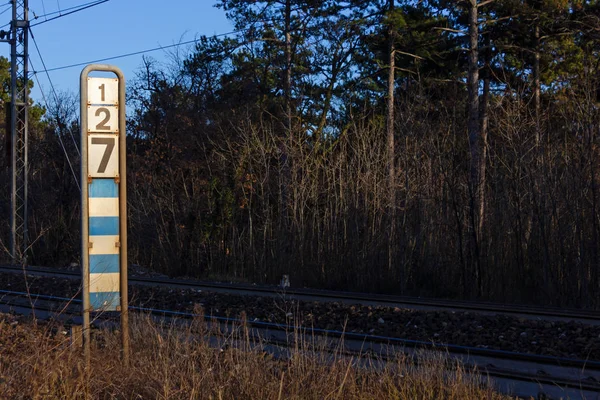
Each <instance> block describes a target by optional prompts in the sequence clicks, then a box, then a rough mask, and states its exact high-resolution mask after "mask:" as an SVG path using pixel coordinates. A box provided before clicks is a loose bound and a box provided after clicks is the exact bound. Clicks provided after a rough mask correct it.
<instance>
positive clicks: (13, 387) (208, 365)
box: [0, 315, 503, 399]
mask: <svg viewBox="0 0 600 400" xmlns="http://www.w3.org/2000/svg"><path fill="white" fill-rule="evenodd" d="M15 321H16V320H15V319H14V318H13V317H9V316H6V315H0V397H1V398H2V399H79V398H90V399H113V398H117V399H500V398H503V397H502V396H500V395H499V394H497V393H495V392H493V391H492V390H491V389H490V388H488V387H486V385H484V384H481V383H479V382H476V381H474V380H473V379H472V378H470V377H469V376H467V375H466V374H465V373H464V370H463V369H461V368H460V367H459V366H455V368H453V369H452V372H448V370H447V369H445V368H444V366H443V365H444V363H443V362H442V361H441V360H439V359H438V360H429V361H426V362H421V363H419V364H420V365H419V366H415V365H414V364H413V363H411V362H409V360H407V359H402V358H399V359H397V360H396V361H395V362H393V363H388V364H386V365H385V366H381V364H379V367H378V368H365V364H364V363H363V362H362V361H361V362H359V363H357V360H356V359H353V358H350V357H345V356H342V355H340V354H339V353H337V354H336V353H334V354H333V356H332V354H331V353H329V354H327V355H323V353H319V352H318V351H317V349H316V348H315V347H313V346H311V345H310V344H309V341H310V340H303V341H302V342H301V343H300V344H298V345H296V346H295V349H294V350H292V352H291V356H290V357H289V358H286V359H285V360H277V359H274V358H273V357H272V356H271V355H269V354H267V353H265V352H263V351H262V350H261V349H259V348H256V347H253V346H252V345H251V341H250V340H249V339H248V337H247V336H246V334H245V330H244V329H238V333H237V334H232V335H230V336H229V337H227V338H223V337H220V336H219V335H218V334H216V333H214V332H213V333H211V332H208V330H207V328H206V326H205V325H204V324H203V322H202V321H196V323H195V324H194V325H193V326H192V327H188V328H174V327H173V326H161V325H160V324H157V323H154V322H152V321H150V320H149V319H147V318H134V320H133V321H132V326H131V328H132V329H131V339H132V340H131V343H132V358H131V359H132V362H131V366H130V367H128V368H126V367H124V366H122V364H121V362H120V358H119V347H120V342H119V335H118V334H116V333H114V332H109V331H102V332H99V333H98V334H97V335H96V337H95V339H94V343H93V346H92V360H91V369H90V371H89V374H86V373H85V363H84V360H83V357H82V355H81V351H79V349H78V350H76V351H75V350H73V349H72V347H71V346H70V342H69V338H68V336H67V335H65V334H64V331H62V329H60V328H58V329H56V327H54V328H53V327H51V326H49V325H43V326H40V325H38V326H34V325H33V324H25V323H23V322H18V323H17V322H15ZM199 332H202V333H203V334H202V335H199V334H198V333H199ZM217 340H220V341H222V343H223V341H224V342H225V344H226V346H225V347H223V346H221V347H219V346H215V345H214V344H215V341H217ZM209 342H210V343H209ZM211 343H212V345H211ZM361 360H362V359H361ZM375 362H376V361H375Z"/></svg>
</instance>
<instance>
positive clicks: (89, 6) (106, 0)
mask: <svg viewBox="0 0 600 400" xmlns="http://www.w3.org/2000/svg"><path fill="white" fill-rule="evenodd" d="M108 1H110V0H97V1H92V2H89V3H86V4H82V5H80V6H79V8H77V9H74V8H75V7H71V8H70V10H72V11H70V12H67V13H63V12H62V11H64V10H62V11H60V12H59V15H57V16H55V17H52V18H47V19H45V20H43V21H40V22H38V23H36V24H31V25H29V27H30V28H31V27H34V26H38V25H41V24H45V23H46V22H50V21H54V20H55V19H58V18H62V17H66V16H67V15H71V14H74V13H76V12H79V11H83V10H86V9H88V8H91V7H95V6H97V5H100V4H102V3H106V2H108ZM56 13H57V11H55V12H53V13H49V14H45V15H40V16H38V18H41V17H45V16H47V15H50V14H56Z"/></svg>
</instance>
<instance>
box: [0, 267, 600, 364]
mask: <svg viewBox="0 0 600 400" xmlns="http://www.w3.org/2000/svg"><path fill="white" fill-rule="evenodd" d="M0 289H4V290H11V291H21V292H26V291H29V292H30V293H39V294H47V295H54V296H61V297H80V294H79V281H77V280H69V279H62V278H53V277H38V276H28V277H27V282H26V281H25V280H24V279H23V275H22V274H9V273H5V274H0ZM129 291H130V292H129V298H130V304H131V305H136V306H142V307H151V308H160V309H165V310H174V311H188V312H192V311H193V309H194V307H195V306H197V305H201V306H202V307H203V309H204V310H205V313H206V314H209V315H214V316H226V317H232V318H237V317H238V316H239V315H240V314H241V313H242V312H245V314H246V316H247V319H248V320H249V321H262V322H274V323H288V324H292V323H293V324H296V325H301V326H304V327H315V328H322V329H328V330H336V331H345V332H353V333H362V334H367V335H380V336H388V337H397V338H402V339H410V340H420V341H426V342H432V343H440V344H453V345H462V346H471V347H480V348H489V349H498V350H507V351H516V352H524V353H531V354H541V355H548V356H558V357H569V358H578V359H586V360H600V326H598V325H588V324H585V323H582V322H574V321H571V322H563V321H550V320H532V319H525V318H516V317H512V316H506V315H482V314H478V313H475V312H451V311H422V310H418V311H417V310H410V309H406V308H397V307H396V308H393V307H375V306H363V305H358V304H357V305H348V304H342V303H336V302H308V301H297V300H291V299H289V298H287V297H286V296H285V294H284V293H282V294H281V295H280V296H279V297H258V296H239V295H229V294H223V293H215V292H207V291H200V290H194V289H170V288H166V287H148V286H133V285H130V288H129Z"/></svg>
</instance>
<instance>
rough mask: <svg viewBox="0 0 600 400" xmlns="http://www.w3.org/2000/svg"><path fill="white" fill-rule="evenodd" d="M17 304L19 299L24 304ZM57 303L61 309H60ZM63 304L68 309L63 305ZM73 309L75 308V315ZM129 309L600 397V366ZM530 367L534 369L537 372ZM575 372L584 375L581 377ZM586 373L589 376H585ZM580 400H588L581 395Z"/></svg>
mask: <svg viewBox="0 0 600 400" xmlns="http://www.w3.org/2000/svg"><path fill="white" fill-rule="evenodd" d="M15 299H20V301H17V300H15ZM40 301H41V303H40ZM57 303H58V304H60V305H58V306H57ZM65 303H66V304H68V305H67V306H65V305H64V304H65ZM0 304H2V305H5V306H8V307H17V308H22V309H29V310H31V309H32V308H33V309H34V312H35V311H38V312H39V311H42V312H47V313H56V312H60V315H61V316H63V317H68V318H69V319H76V318H78V317H79V315H80V307H81V300H80V299H76V298H65V297H58V296H51V295H43V294H32V293H26V292H17V291H10V290H0ZM69 308H71V309H72V308H75V309H74V310H72V311H71V310H69ZM130 310H131V311H134V312H141V313H146V314H150V315H152V316H155V317H160V318H168V319H177V320H183V321H186V320H188V321H189V320H192V319H196V318H202V319H204V320H205V321H208V322H209V323H214V322H216V323H218V324H222V325H224V326H234V325H235V326H247V327H249V328H252V329H254V330H255V331H253V336H254V338H255V339H260V341H261V343H263V344H267V345H269V346H278V347H283V348H287V347H288V346H289V345H290V341H289V337H288V334H289V333H290V332H300V334H301V335H302V334H308V335H310V336H312V337H321V338H327V339H329V340H332V339H337V340H340V339H343V343H344V346H345V349H344V351H343V353H342V355H344V356H349V357H350V356H352V357H365V356H368V355H374V356H375V358H376V359H377V360H379V361H384V362H388V361H392V360H393V359H394V354H396V352H398V351H401V352H404V353H407V354H409V355H411V356H413V357H414V356H415V355H416V354H417V352H418V351H421V350H426V351H433V352H440V351H441V352H444V353H446V354H447V355H448V356H450V357H451V358H453V359H459V360H461V361H462V365H463V366H464V367H465V368H466V370H467V371H470V372H471V373H474V374H475V373H477V374H479V375H483V376H487V377H490V378H494V379H496V380H499V381H504V382H505V384H504V386H506V385H508V386H506V387H507V388H508V387H510V382H523V383H529V384H536V385H539V386H540V387H545V388H546V390H548V389H550V387H552V388H554V389H553V390H555V391H556V390H557V388H563V389H561V390H564V388H570V389H571V390H575V391H576V392H577V391H580V392H582V393H583V392H586V393H588V394H589V393H594V394H599V395H600V361H593V360H579V359H572V358H563V357H550V356H541V355H535V354H527V353H517V352H510V351H502V350H493V349H482V348H477V347H469V346H460V345H452V344H444V343H432V342H424V341H418V340H408V339H402V338H395V337H386V336H378V335H368V334H358V333H352V332H343V331H338V330H327V329H318V328H306V327H296V326H292V325H286V324H278V323H271V322H263V321H250V320H242V319H238V318H230V317H220V316H212V315H199V314H194V313H189V312H181V311H172V310H164V309H154V308H147V307H135V306H130ZM103 314H105V315H103ZM109 315H111V314H109V313H98V315H97V317H96V318H104V317H106V316H109ZM73 317H74V318H73ZM109 319H110V317H109ZM265 338H266V339H265ZM386 349H387V350H386ZM389 349H392V350H393V351H391V352H390V351H389ZM415 358H416V357H415ZM502 360H506V361H508V362H509V364H508V365H510V367H506V365H507V364H506V363H504V364H502ZM518 363H522V368H524V369H523V370H519V365H521V364H518ZM529 364H531V365H533V367H532V366H531V365H529ZM552 367H555V369H556V367H558V368H559V369H562V370H564V371H567V370H569V371H570V372H569V373H568V374H567V372H565V373H564V374H565V375H562V376H560V375H556V374H555V373H552V372H546V369H548V368H552ZM573 371H576V372H575V374H576V375H578V376H579V378H574V377H569V374H570V375H573ZM577 371H581V372H580V373H577ZM585 374H588V375H587V376H585ZM507 382H508V383H507ZM571 398H573V397H571ZM581 398H586V397H585V396H583V397H581Z"/></svg>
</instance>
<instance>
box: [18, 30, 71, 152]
mask: <svg viewBox="0 0 600 400" xmlns="http://www.w3.org/2000/svg"><path fill="white" fill-rule="evenodd" d="M29 33H30V34H31V39H33V44H34V45H35V49H36V50H37V53H38V56H39V57H40V61H41V62H42V66H43V67H44V70H45V71H46V76H47V77H48V82H50V88H52V93H54V100H55V101H56V105H58V103H59V99H58V95H57V94H56V90H55V89H54V84H53V83H52V79H50V74H49V73H48V71H47V70H46V63H45V62H44V58H43V57H42V53H41V52H40V48H39V47H38V44H37V41H36V40H35V36H34V35H33V31H32V30H31V28H29ZM32 66H33V65H32ZM36 76H37V75H36ZM40 89H41V88H40ZM69 134H70V135H71V139H72V140H73V144H74V145H75V149H76V150H77V154H78V155H79V156H81V152H80V151H79V148H78V147H77V142H76V141H75V138H74V137H73V132H71V131H69Z"/></svg>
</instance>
